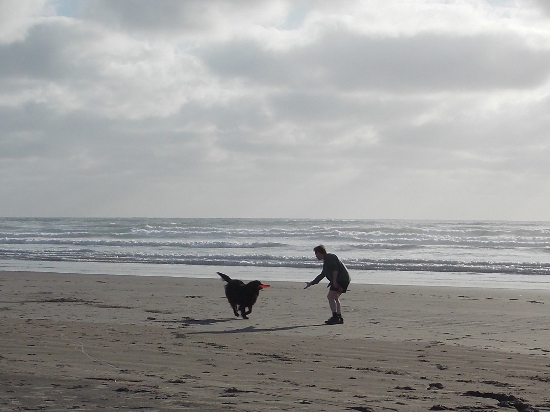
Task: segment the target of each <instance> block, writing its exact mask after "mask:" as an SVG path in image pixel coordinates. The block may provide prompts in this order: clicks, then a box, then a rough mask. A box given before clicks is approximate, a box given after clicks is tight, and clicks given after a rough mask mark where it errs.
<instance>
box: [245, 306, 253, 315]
mask: <svg viewBox="0 0 550 412" xmlns="http://www.w3.org/2000/svg"><path fill="white" fill-rule="evenodd" d="M244 309H245V311H244V315H245V316H246V315H250V314H251V313H252V306H249V307H248V312H247V311H246V307H245V308H244Z"/></svg>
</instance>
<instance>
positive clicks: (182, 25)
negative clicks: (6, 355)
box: [0, 0, 550, 219]
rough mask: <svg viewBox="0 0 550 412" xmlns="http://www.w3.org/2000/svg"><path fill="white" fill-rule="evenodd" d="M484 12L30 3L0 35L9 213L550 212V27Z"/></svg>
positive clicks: (512, 215)
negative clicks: (56, 11)
mask: <svg viewBox="0 0 550 412" xmlns="http://www.w3.org/2000/svg"><path fill="white" fill-rule="evenodd" d="M447 3H448V2H446V3H445V6H448V4H447ZM486 5H487V3H485V2H481V0H480V4H479V6H480V7H479V8H475V7H469V6H468V5H463V4H462V3H460V4H459V3H456V4H453V6H454V8H452V9H449V11H448V12H445V11H441V10H445V8H444V7H440V8H433V9H431V8H430V7H432V6H433V2H416V3H411V4H408V5H407V7H417V9H416V10H417V13H416V14H415V16H416V17H415V19H418V21H416V20H414V19H410V18H407V19H406V20H403V21H401V22H399V21H394V20H393V19H399V18H401V17H399V16H398V15H396V14H395V7H394V6H395V4H392V2H386V3H377V7H376V8H375V10H374V9H373V13H374V12H376V13H377V14H376V19H378V20H376V19H374V18H372V19H371V20H369V18H368V16H363V15H362V14H361V13H363V14H365V13H367V14H368V13H369V10H368V9H365V8H364V7H363V8H361V7H360V6H361V3H357V4H355V3H349V4H347V5H346V7H355V9H353V11H354V12H356V13H355V14H350V13H351V11H350V10H346V11H345V12H342V11H340V9H339V7H344V6H338V7H337V6H335V5H334V4H333V3H328V2H327V3H316V2H315V3H309V2H301V3H300V4H297V5H296V4H294V3H287V2H273V1H263V2H254V4H253V7H251V6H252V3H250V2H231V3H230V4H227V3H226V2H222V3H218V2H216V1H207V2H203V1H200V2H175V1H174V2H172V1H159V2H154V3H151V2H145V1H131V2H130V1H117V2H106V1H105V2H103V1H97V2H82V3H80V4H79V7H76V6H74V4H73V3H71V7H70V8H67V11H65V12H64V13H65V15H66V16H68V17H58V16H55V15H51V14H48V13H47V12H45V11H42V16H41V17H40V18H36V14H37V13H38V12H37V10H46V9H48V7H46V6H47V5H46V6H45V5H44V4H38V3H37V5H36V8H34V9H32V10H27V9H25V10H23V11H22V12H21V13H20V14H19V15H18V16H20V17H18V21H17V22H14V23H13V24H12V25H11V26H10V27H16V29H17V30H15V29H13V30H15V31H13V33H16V34H13V33H12V34H10V35H9V36H8V35H6V36H5V37H3V39H5V40H4V41H3V43H0V122H1V124H2V130H1V131H0V190H1V191H2V193H3V199H2V201H0V215H40V216H43V215H47V216H54V215H70V216H102V215H111V216H112V215H118V216H136V215H146V216H244V217H247V216H252V217H254V216H265V217H269V216H288V217H309V216H311V217H364V218H371V217H372V218H376V217H388V218H391V217H397V218H481V219H483V218H503V219H547V218H550V215H548V213H549V212H548V211H547V210H546V209H547V208H546V207H543V206H542V205H545V204H547V202H548V201H549V200H550V184H549V183H548V182H549V179H548V174H549V172H550V170H549V166H547V164H548V162H547V161H546V159H548V155H549V154H550V153H549V151H550V144H549V143H548V138H547V130H548V129H549V127H550V116H548V115H547V113H548V106H549V100H548V98H547V88H548V73H549V68H550V55H549V51H548V47H546V46H544V44H545V43H544V41H543V37H544V36H542V37H541V35H540V33H543V32H544V28H545V27H546V25H547V21H546V20H541V21H540V22H536V21H535V22H534V21H533V20H531V19H530V20H526V21H523V20H521V16H522V13H520V12H521V11H525V12H528V11H529V12H530V11H532V10H534V9H529V10H527V9H525V10H521V9H518V10H517V11H518V13H516V14H514V16H519V17H514V19H510V18H508V17H506V16H507V15H510V13H508V14H507V13H501V12H500V9H499V7H507V8H510V7H522V6H514V5H512V4H511V3H509V2H508V3H506V4H503V5H501V3H498V2H497V3H495V2H493V3H492V6H487V7H491V8H489V9H487V8H483V7H485V6H486ZM459 6H460V7H462V9H458V7H459ZM482 6H483V7H482ZM386 7H388V10H387V13H386V14H387V16H391V17H385V16H386V14H384V10H385V8H386ZM524 7H527V6H524ZM481 9H483V10H484V13H486V14H483V15H481V14H476V13H478V12H479V10H481ZM451 11H452V12H453V13H451ZM458 11H460V12H461V13H462V14H461V13H457V12H458ZM432 12H433V13H436V12H437V13H442V14H441V15H440V17H441V18H444V19H448V20H449V21H453V19H455V18H456V16H457V15H463V16H466V17H464V19H468V21H471V22H472V27H475V29H471V30H469V29H465V27H464V26H462V25H458V24H457V25H456V26H453V25H447V26H445V27H444V28H442V27H441V26H437V24H436V23H433V21H434V19H433V15H432V14H431V13H432ZM25 13H26V14H25ZM71 13H72V14H71ZM450 13H451V14H450ZM491 13H492V14H491ZM512 14H513V13H512ZM25 15H26V16H27V17H25ZM350 15H351V16H353V18H354V19H357V21H355V22H351V23H350V22H349V21H350V17H349V16H350ZM21 16H23V17H21ZM29 16H30V17H29ZM371 17H372V16H371ZM361 19H363V20H361ZM384 19H388V20H384ZM541 19H543V17H541ZM474 22H478V23H476V24H474ZM360 23H363V24H360ZM497 23H498V24H497ZM537 24H538V26H537ZM534 25H535V27H533V26H534ZM396 30H397V32H396ZM399 30H403V31H401V32H399ZM6 39H7V40H6ZM329 194H335V195H333V196H332V197H331V196H329ZM527 198H529V199H531V201H526V199H527ZM533 202H534V203H533Z"/></svg>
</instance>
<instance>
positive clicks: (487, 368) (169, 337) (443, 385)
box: [0, 269, 550, 411]
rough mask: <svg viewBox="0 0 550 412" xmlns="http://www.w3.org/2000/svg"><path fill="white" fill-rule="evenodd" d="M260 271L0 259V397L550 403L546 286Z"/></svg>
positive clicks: (25, 400) (61, 405) (474, 407)
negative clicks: (123, 269) (243, 294)
mask: <svg viewBox="0 0 550 412" xmlns="http://www.w3.org/2000/svg"><path fill="white" fill-rule="evenodd" d="M187 270H192V269H187ZM228 274H229V275H230V276H232V277H235V278H238V273H237V271H236V272H235V273H228ZM260 280H261V278H260ZM270 283H271V288H269V289H266V290H264V291H262V292H261V295H260V298H259V299H258V302H257V304H256V306H254V311H253V313H252V314H251V315H250V319H249V320H243V319H238V318H235V317H234V316H233V313H232V311H231V308H230V307H229V304H228V303H227V301H226V299H225V296H224V291H223V286H224V283H223V282H222V281H221V280H218V279H194V278H173V277H133V276H107V275H78V274H56V273H31V272H0V322H1V334H2V336H1V339H0V365H1V367H0V379H1V381H2V385H0V411H25V410H46V411H66V410H80V411H89V410H115V409H118V410H138V409H139V410H143V411H171V410H190V411H220V410H229V411H230V410H234V411H281V410H291V411H294V410H307V411H428V410H456V411H479V410H503V411H505V410H519V411H533V410H538V411H549V410H550V359H549V357H550V355H549V353H550V332H549V316H550V314H549V309H550V291H534V290H508V289H474V288H448V287H412V286H406V287H405V286H403V287H400V286H380V285H354V284H352V285H351V287H350V290H349V293H347V294H346V295H344V296H343V298H342V304H343V312H344V318H345V324H343V325H333V326H327V325H324V321H325V320H326V319H327V318H328V317H329V316H330V313H329V310H328V305H327V303H326V288H325V287H324V284H320V285H317V286H315V287H312V288H309V289H307V290H304V289H303V286H304V284H301V283H291V282H270ZM514 408H515V409H514Z"/></svg>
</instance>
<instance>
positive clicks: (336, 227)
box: [0, 218, 550, 289]
mask: <svg viewBox="0 0 550 412" xmlns="http://www.w3.org/2000/svg"><path fill="white" fill-rule="evenodd" d="M318 244H324V245H325V246H326V248H327V250H328V251H329V252H332V253H335V254H337V255H338V256H339V257H340V259H341V260H342V261H343V262H344V263H345V264H346V266H347V267H348V269H349V270H350V273H351V276H352V283H354V282H355V283H363V284H391V285H423V286H425V285H433V286H473V287H495V288H524V289H526V288H528V289H550V222H501V221H420V220H418V221H417V220H328V219H327V220H318V219H221V218H220V219H206V218H205V219H165V218H1V219H0V270H10V271H27V270H31V271H41V272H46V271H47V272H64V273H88V274H89V273H101V274H109V275H137V276H186V277H205V278H216V277H217V275H216V272H217V271H221V272H225V273H227V274H229V275H230V276H231V277H235V278H240V279H243V280H247V279H260V280H263V281H278V280H280V281H298V282H306V281H309V280H312V279H313V278H314V277H315V276H316V275H317V274H319V273H320V270H321V266H322V262H319V261H318V260H317V259H316V258H315V256H314V254H313V247H315V246H317V245H318Z"/></svg>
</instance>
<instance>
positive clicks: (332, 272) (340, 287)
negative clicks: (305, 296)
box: [304, 245, 351, 325]
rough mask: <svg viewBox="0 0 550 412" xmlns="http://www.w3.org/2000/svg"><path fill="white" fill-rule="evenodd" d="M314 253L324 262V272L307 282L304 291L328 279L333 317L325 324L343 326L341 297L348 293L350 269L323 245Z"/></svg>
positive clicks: (329, 301)
mask: <svg viewBox="0 0 550 412" xmlns="http://www.w3.org/2000/svg"><path fill="white" fill-rule="evenodd" d="M313 251H314V252H315V256H316V257H317V259H319V260H322V261H323V271H322V272H321V273H320V274H319V276H317V277H316V278H315V279H313V280H312V281H311V282H307V283H306V287H305V288H304V289H307V288H309V287H310V286H312V285H316V284H317V283H319V282H320V281H321V279H323V278H327V279H328V281H329V282H330V283H329V285H328V286H329V287H330V289H329V291H328V295H327V298H328V304H329V306H330V309H331V310H332V317H331V318H330V319H329V320H327V321H326V322H325V323H326V324H327V325H335V324H342V323H344V318H343V317H342V311H341V308H340V295H341V294H342V293H346V291H347V289H348V286H349V283H350V280H351V279H350V276H349V273H348V269H347V268H346V266H345V265H344V264H343V263H342V261H341V260H340V259H339V258H338V256H336V255H334V254H332V253H327V250H326V249H325V247H324V246H323V245H319V246H316V247H315V248H314V249H313Z"/></svg>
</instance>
